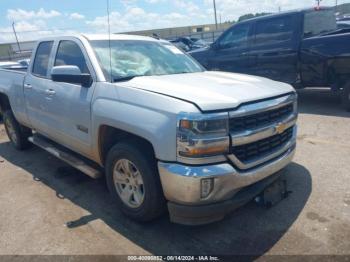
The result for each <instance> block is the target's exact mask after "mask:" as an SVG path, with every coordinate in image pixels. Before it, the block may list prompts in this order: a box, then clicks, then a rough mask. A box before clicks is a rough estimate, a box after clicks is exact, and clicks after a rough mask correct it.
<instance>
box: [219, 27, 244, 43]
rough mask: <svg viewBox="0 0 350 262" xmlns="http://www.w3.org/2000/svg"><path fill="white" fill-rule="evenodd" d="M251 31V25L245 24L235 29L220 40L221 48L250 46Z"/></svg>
mask: <svg viewBox="0 0 350 262" xmlns="http://www.w3.org/2000/svg"><path fill="white" fill-rule="evenodd" d="M249 31H250V24H243V25H239V26H235V27H233V28H232V29H230V30H229V31H227V32H226V33H225V35H223V37H222V38H221V39H220V40H219V46H220V48H233V47H246V46H248V38H249Z"/></svg>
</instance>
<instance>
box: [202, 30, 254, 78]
mask: <svg viewBox="0 0 350 262" xmlns="http://www.w3.org/2000/svg"><path fill="white" fill-rule="evenodd" d="M250 41H251V24H250V23H244V24H239V25H236V26H234V27H232V28H231V29H229V30H228V31H226V32H225V33H223V35H222V36H221V37H220V38H219V39H218V40H217V42H216V44H215V45H214V50H213V55H211V57H210V59H209V61H208V62H209V63H208V64H209V69H210V70H220V71H227V72H239V73H249V71H250V66H251V59H250V56H249V46H250Z"/></svg>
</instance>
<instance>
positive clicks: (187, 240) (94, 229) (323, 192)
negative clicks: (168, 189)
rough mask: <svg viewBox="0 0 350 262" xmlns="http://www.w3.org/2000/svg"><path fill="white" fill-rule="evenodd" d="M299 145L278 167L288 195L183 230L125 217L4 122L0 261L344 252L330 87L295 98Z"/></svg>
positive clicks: (339, 136) (349, 192)
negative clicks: (26, 146) (17, 141)
mask: <svg viewBox="0 0 350 262" xmlns="http://www.w3.org/2000/svg"><path fill="white" fill-rule="evenodd" d="M299 99H300V103H299V105H300V117H299V120H298V127H299V130H298V131H299V133H298V145H297V153H296V156H295V159H294V162H293V163H292V164H290V165H289V166H288V167H287V168H286V169H285V170H284V171H283V173H284V174H283V175H284V176H285V177H286V178H287V180H288V184H289V189H290V190H292V191H293V193H292V194H291V195H290V197H289V198H288V199H286V200H283V201H282V202H280V203H279V204H278V205H277V206H274V207H273V208H271V209H264V208H262V207H258V206H256V205H255V204H254V203H250V204H248V205H246V206H244V207H242V208H240V209H239V210H237V211H236V212H233V213H232V214H230V215H229V216H227V217H226V219H225V220H223V221H221V222H218V223H215V224H211V225H206V226H201V227H185V226H180V225H175V224H172V223H170V222H169V218H168V217H167V216H166V215H165V216H164V217H162V218H160V219H158V220H156V221H154V222H152V223H147V224H137V223H135V222H132V221H130V220H128V219H127V218H125V217H124V216H123V215H122V214H121V213H120V212H119V211H118V210H117V208H116V206H115V204H114V203H113V202H112V201H111V200H110V198H109V194H108V192H107V188H106V185H105V181H104V180H103V179H101V180H93V179H90V178H89V177H87V176H85V175H83V174H81V173H79V172H78V171H75V170H73V169H71V168H69V167H67V166H66V164H64V163H63V162H61V161H60V160H57V159H55V158H54V157H52V156H50V155H49V154H48V153H46V152H44V151H43V150H41V149H39V148H36V147H33V148H32V149H30V150H29V151H24V152H18V151H16V150H14V149H13V147H12V146H11V145H10V143H9V142H8V139H7V136H6V135H5V131H4V128H3V125H2V124H0V208H1V211H0V255H1V254H2V255H4V254H8V255H11V254H129V255H131V254H133V255H135V254H172V255H175V254H250V255H257V256H260V255H263V254H348V255H350V183H349V181H350V171H349V170H350V113H346V112H344V111H343V110H342V109H341V108H340V106H339V99H338V98H337V97H335V96H334V95H331V94H330V92H329V91H328V90H323V91H320V90H315V89H314V90H304V91H302V92H300V94H299Z"/></svg>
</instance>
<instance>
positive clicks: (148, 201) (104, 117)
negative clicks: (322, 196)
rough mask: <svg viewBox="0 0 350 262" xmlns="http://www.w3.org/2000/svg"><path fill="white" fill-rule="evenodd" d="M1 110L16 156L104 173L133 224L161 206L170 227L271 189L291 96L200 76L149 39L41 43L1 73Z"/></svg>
mask: <svg viewBox="0 0 350 262" xmlns="http://www.w3.org/2000/svg"><path fill="white" fill-rule="evenodd" d="M0 107H1V110H2V112H4V123H5V129H6V132H7V134H8V137H9V139H10V141H11V142H12V144H13V145H14V147H16V148H17V149H19V150H22V149H26V148H27V147H28V146H30V144H31V143H34V144H36V145H38V146H40V147H42V148H43V149H45V150H47V151H48V152H50V153H52V154H54V155H55V156H56V157H59V158H60V159H62V160H64V161H66V162H67V163H68V164H70V165H72V166H74V167H75V168H77V169H79V170H81V171H82V172H83V173H85V174H87V175H89V176H91V177H93V178H96V177H99V176H101V175H102V174H104V175H105V176H106V181H107V185H108V188H109V190H110V192H111V195H112V198H113V199H114V200H115V202H116V203H117V205H118V206H119V207H120V209H121V210H122V212H123V213H124V214H126V215H127V216H129V217H131V218H133V219H135V220H139V221H147V220H151V219H154V218H156V217H157V216H159V215H160V214H162V213H163V211H164V210H166V208H168V210H169V213H170V218H171V220H172V221H173V222H176V223H182V224H191V225H192V224H204V223H209V222H213V221H217V220H220V219H222V218H223V217H224V216H225V214H227V213H228V212H229V211H231V210H233V209H235V208H237V207H238V206H240V205H242V204H244V203H247V202H248V201H250V200H251V199H253V198H254V197H255V196H256V195H257V194H259V193H260V192H261V191H262V190H264V188H265V187H266V186H268V185H270V184H271V183H275V182H274V181H276V179H277V178H278V177H279V176H280V174H281V172H279V171H280V170H281V169H283V168H284V167H285V166H286V165H288V164H289V163H290V162H291V160H292V157H293V155H294V152H295V146H296V120H297V108H296V107H297V106H296V94H295V90H294V89H293V87H292V86H290V85H288V84H285V83H280V82H276V81H272V80H269V79H265V78H261V77H254V76H248V75H241V74H234V73H223V72H208V71H205V70H204V69H203V67H202V66H200V65H199V64H198V63H197V62H196V61H195V60H194V59H192V58H191V57H190V56H188V55H187V54H185V53H183V52H182V51H181V50H179V49H177V48H176V47H175V46H173V45H171V44H170V43H169V42H167V41H163V40H157V39H154V38H149V37H141V36H131V35H112V36H110V37H109V36H107V35H106V36H103V35H102V36H101V35H97V36H96V35H78V36H63V37H50V38H45V39H43V40H41V41H39V42H38V44H37V46H36V47H35V52H34V53H33V55H32V59H31V62H30V65H29V68H28V71H27V72H22V71H18V70H0ZM32 130H35V132H33V131H32Z"/></svg>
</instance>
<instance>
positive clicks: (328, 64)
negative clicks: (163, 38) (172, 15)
mask: <svg viewBox="0 0 350 262" xmlns="http://www.w3.org/2000/svg"><path fill="white" fill-rule="evenodd" d="M191 55H192V56H193V57H194V58H195V59H197V60H198V61H199V62H200V63H201V64H202V65H203V66H204V67H205V68H207V69H208V70H220V71H227V72H237V73H245V74H251V75H258V76H263V77H268V78H271V79H273V80H276V81H282V82H285V83H288V84H291V85H293V86H294V87H295V88H303V87H332V89H333V90H335V91H341V93H342V96H341V97H342V101H343V106H344V107H345V108H346V109H348V110H350V29H339V28H337V23H336V19H335V11H334V9H333V8H325V7H322V8H316V9H315V8H309V9H303V10H296V11H288V12H282V13H278V14H273V15H267V16H262V17H258V18H253V19H249V20H246V21H243V22H240V23H237V24H235V25H233V26H232V27H231V28H229V29H228V30H227V31H225V32H224V33H223V34H222V35H221V36H220V37H219V38H218V39H217V41H216V42H214V44H213V45H212V46H211V47H208V48H204V49H197V50H195V51H193V52H191Z"/></svg>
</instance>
